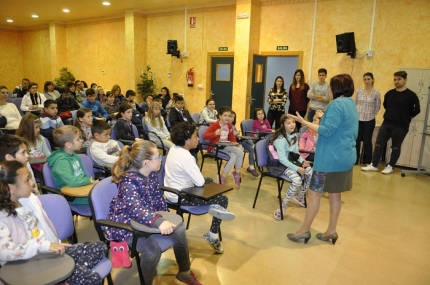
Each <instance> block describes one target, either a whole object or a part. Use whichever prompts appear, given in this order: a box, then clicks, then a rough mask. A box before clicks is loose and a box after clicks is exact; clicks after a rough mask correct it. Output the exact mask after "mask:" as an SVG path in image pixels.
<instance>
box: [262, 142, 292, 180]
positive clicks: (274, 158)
mask: <svg viewBox="0 0 430 285" xmlns="http://www.w3.org/2000/svg"><path fill="white" fill-rule="evenodd" d="M266 151H267V165H266V168H267V170H269V171H270V173H271V174H272V175H273V176H280V175H282V174H283V173H284V171H285V169H287V168H286V167H285V165H283V164H282V163H281V162H280V161H279V157H278V153H277V151H276V147H275V146H274V145H273V142H272V141H271V138H269V139H266Z"/></svg>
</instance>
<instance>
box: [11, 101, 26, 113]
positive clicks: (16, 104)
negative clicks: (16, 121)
mask: <svg viewBox="0 0 430 285" xmlns="http://www.w3.org/2000/svg"><path fill="white" fill-rule="evenodd" d="M12 103H14V104H15V106H16V108H17V109H18V111H19V113H20V114H21V116H24V112H23V111H22V110H21V103H22V98H14V99H13V101H12Z"/></svg>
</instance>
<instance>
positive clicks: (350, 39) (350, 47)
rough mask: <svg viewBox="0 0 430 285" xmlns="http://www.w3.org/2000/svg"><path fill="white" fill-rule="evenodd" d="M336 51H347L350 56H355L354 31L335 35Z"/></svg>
mask: <svg viewBox="0 0 430 285" xmlns="http://www.w3.org/2000/svg"><path fill="white" fill-rule="evenodd" d="M336 48H337V53H347V54H348V55H350V56H351V57H352V58H355V54H356V48H355V37H354V33H353V32H352V33H343V34H339V35H336Z"/></svg>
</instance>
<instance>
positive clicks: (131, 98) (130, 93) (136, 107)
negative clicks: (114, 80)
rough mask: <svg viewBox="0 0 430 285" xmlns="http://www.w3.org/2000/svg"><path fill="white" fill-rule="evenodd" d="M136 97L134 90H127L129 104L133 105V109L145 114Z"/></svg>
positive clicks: (126, 95)
mask: <svg viewBox="0 0 430 285" xmlns="http://www.w3.org/2000/svg"><path fill="white" fill-rule="evenodd" d="M135 97H136V92H134V91H133V90H127V92H125V98H126V100H127V101H128V104H130V105H131V107H132V108H133V110H135V111H138V112H139V113H140V114H144V112H143V110H142V109H141V108H140V107H139V105H137V104H136V102H134V98H135Z"/></svg>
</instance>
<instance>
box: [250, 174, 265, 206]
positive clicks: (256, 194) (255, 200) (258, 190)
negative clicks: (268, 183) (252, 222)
mask: <svg viewBox="0 0 430 285" xmlns="http://www.w3.org/2000/svg"><path fill="white" fill-rule="evenodd" d="M263 177H264V176H263V174H261V175H260V181H259V182H258V187H257V192H255V198H254V204H252V208H255V204H256V203H257V198H258V193H259V192H260V186H261V181H262V180H263Z"/></svg>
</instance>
